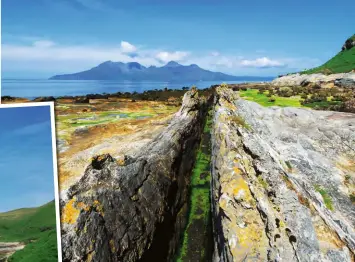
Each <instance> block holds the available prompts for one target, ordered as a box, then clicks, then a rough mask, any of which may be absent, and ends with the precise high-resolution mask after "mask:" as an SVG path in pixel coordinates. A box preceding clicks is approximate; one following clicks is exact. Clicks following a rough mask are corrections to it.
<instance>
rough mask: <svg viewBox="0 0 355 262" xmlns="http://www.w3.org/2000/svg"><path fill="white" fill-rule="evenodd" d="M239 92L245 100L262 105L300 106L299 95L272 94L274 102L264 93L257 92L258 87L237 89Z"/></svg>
mask: <svg viewBox="0 0 355 262" xmlns="http://www.w3.org/2000/svg"><path fill="white" fill-rule="evenodd" d="M239 94H240V96H241V97H242V98H244V99H245V100H249V101H253V102H256V103H258V104H260V105H262V106H265V107H269V106H280V107H286V106H292V107H302V105H301V103H300V100H301V97H300V96H292V97H279V96H276V95H274V98H275V102H270V101H269V99H270V97H267V96H266V94H259V90H258V89H247V90H245V91H239Z"/></svg>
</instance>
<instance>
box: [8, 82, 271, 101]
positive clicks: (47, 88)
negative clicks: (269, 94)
mask: <svg viewBox="0 0 355 262" xmlns="http://www.w3.org/2000/svg"><path fill="white" fill-rule="evenodd" d="M271 80H272V78H271V77H265V79H264V78H263V79H260V78H256V79H255V81H253V80H252V79H250V77H248V80H246V81H243V80H240V81H196V82H150V81H139V82H138V81H114V80H47V79H2V80H1V96H13V97H23V98H28V99H33V98H36V97H40V96H54V97H58V96H78V95H86V94H103V93H116V92H138V93H141V92H144V91H146V90H154V89H164V88H168V89H181V88H182V87H191V86H193V85H195V86H196V87H197V88H199V89H203V88H207V87H210V86H211V85H216V84H221V83H223V82H224V83H227V84H233V83H235V84H236V83H247V82H260V81H263V82H269V81H271Z"/></svg>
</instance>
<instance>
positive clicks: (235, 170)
mask: <svg viewBox="0 0 355 262" xmlns="http://www.w3.org/2000/svg"><path fill="white" fill-rule="evenodd" d="M233 171H234V173H235V174H236V175H240V174H241V173H242V171H241V170H240V169H239V168H238V167H236V166H235V167H233Z"/></svg>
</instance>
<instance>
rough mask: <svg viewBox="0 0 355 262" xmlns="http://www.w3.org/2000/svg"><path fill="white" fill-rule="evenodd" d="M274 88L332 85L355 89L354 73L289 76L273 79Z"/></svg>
mask: <svg viewBox="0 0 355 262" xmlns="http://www.w3.org/2000/svg"><path fill="white" fill-rule="evenodd" d="M271 84H272V85H274V86H306V85H309V84H317V85H319V86H321V87H332V86H334V85H336V86H339V87H344V88H355V73H340V74H331V75H324V74H310V75H307V74H291V75H286V76H282V77H279V78H276V79H274V80H273V81H272V82H271Z"/></svg>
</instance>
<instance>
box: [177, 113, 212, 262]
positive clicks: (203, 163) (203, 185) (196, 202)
mask: <svg viewBox="0 0 355 262" xmlns="http://www.w3.org/2000/svg"><path fill="white" fill-rule="evenodd" d="M211 124H212V120H211V117H210V116H208V117H207V120H206V123H205V126H204V133H209V132H210V128H211ZM206 142H207V143H209V141H206V140H205V141H204V140H202V141H201V144H200V148H199V150H198V152H197V157H196V162H195V166H194V168H193V171H192V177H191V184H190V189H191V192H190V202H189V213H188V219H187V226H186V228H185V231H184V235H183V240H182V245H181V247H180V249H179V252H178V255H177V259H176V261H178V262H181V261H185V260H188V259H189V258H188V257H187V254H188V250H189V245H191V242H190V241H193V236H191V234H190V230H189V229H190V228H191V227H192V225H193V223H194V222H196V221H197V220H199V221H203V223H204V225H205V227H207V224H208V219H209V214H210V179H211V174H210V157H211V155H210V153H209V150H207V151H206V150H203V147H205V146H208V147H209V144H208V145H206ZM201 174H203V175H204V176H201ZM191 233H196V232H194V231H193V230H192V231H191ZM199 234H204V232H199ZM200 245H201V250H200V254H199V256H200V257H201V258H204V256H205V254H206V251H205V248H204V246H203V243H200Z"/></svg>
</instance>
